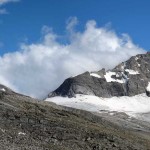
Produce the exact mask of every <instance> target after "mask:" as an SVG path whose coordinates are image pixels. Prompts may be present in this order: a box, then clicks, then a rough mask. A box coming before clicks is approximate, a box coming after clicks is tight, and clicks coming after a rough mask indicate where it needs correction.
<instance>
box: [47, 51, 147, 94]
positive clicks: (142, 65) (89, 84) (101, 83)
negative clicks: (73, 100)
mask: <svg viewBox="0 0 150 150" xmlns="http://www.w3.org/2000/svg"><path fill="white" fill-rule="evenodd" d="M127 69H128V70H133V71H135V72H138V73H137V74H130V73H129V71H128V70H127ZM109 71H111V72H115V75H112V76H111V78H113V79H115V80H117V79H118V80H122V79H123V80H124V81H125V82H124V83H119V82H107V81H106V79H105V74H106V72H107V71H105V69H102V70H100V71H97V72H96V71H95V72H92V73H96V74H98V75H99V76H100V77H101V78H97V77H94V76H91V75H90V73H89V72H85V73H83V74H81V75H78V76H76V77H72V78H68V79H66V80H65V81H64V82H63V84H62V85H60V87H58V88H57V89H56V90H55V91H53V92H51V93H50V94H49V95H48V97H53V96H68V97H74V96H75V94H85V95H96V96H99V97H112V96H125V95H126V96H134V95H137V94H142V93H145V92H146V87H147V85H148V82H150V53H149V52H148V53H146V54H139V55H136V56H133V57H131V58H130V59H129V60H127V61H126V62H122V63H120V64H119V65H118V66H116V67H115V68H114V69H112V70H109ZM146 93H148V92H146ZM147 95H149V94H147Z"/></svg>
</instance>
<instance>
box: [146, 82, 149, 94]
mask: <svg viewBox="0 0 150 150" xmlns="http://www.w3.org/2000/svg"><path fill="white" fill-rule="evenodd" d="M146 90H147V91H149V92H150V82H148V86H147V87H146Z"/></svg>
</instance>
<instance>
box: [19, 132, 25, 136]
mask: <svg viewBox="0 0 150 150" xmlns="http://www.w3.org/2000/svg"><path fill="white" fill-rule="evenodd" d="M18 135H26V133H23V132H19V133H18Z"/></svg>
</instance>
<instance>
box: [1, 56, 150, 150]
mask: <svg viewBox="0 0 150 150" xmlns="http://www.w3.org/2000/svg"><path fill="white" fill-rule="evenodd" d="M149 96H150V53H146V54H139V55H137V56H133V57H131V58H130V59H129V60H127V61H126V62H122V63H121V64H119V65H118V66H116V67H115V68H114V69H112V70H105V69H102V70H100V71H94V72H85V73H83V74H80V75H78V76H75V77H71V78H68V79H66V80H65V81H64V83H63V84H62V85H60V87H58V89H56V90H55V91H53V92H51V93H50V94H49V95H48V96H47V98H46V99H45V100H38V99H34V98H31V97H29V96H25V95H21V94H19V93H16V92H14V91H13V90H11V89H9V88H7V87H6V86H4V85H0V150H150V97H149Z"/></svg>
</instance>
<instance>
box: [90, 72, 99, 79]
mask: <svg viewBox="0 0 150 150" xmlns="http://www.w3.org/2000/svg"><path fill="white" fill-rule="evenodd" d="M90 76H93V77H96V78H101V76H100V75H98V74H96V73H90Z"/></svg>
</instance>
